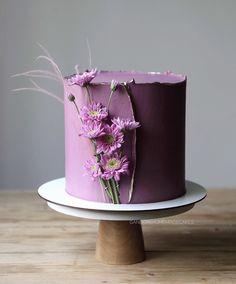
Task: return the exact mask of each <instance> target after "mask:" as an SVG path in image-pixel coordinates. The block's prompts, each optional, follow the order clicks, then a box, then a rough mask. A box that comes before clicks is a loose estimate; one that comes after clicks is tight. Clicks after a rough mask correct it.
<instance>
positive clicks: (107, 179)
mask: <svg viewBox="0 0 236 284" xmlns="http://www.w3.org/2000/svg"><path fill="white" fill-rule="evenodd" d="M64 87H65V100H64V103H65V159H66V161H65V178H66V192H67V193H68V194H70V195H72V196H75V197H77V198H80V199H84V200H89V201H97V202H113V203H150V202H158V201H164V200H169V199H174V198H177V197H180V196H182V195H184V194H185V101H186V77H185V76H183V75H179V74H174V73H172V72H165V73H153V72H150V73H142V72H123V71H120V72H110V71H97V70H92V71H86V72H84V73H83V74H76V75H72V76H70V77H67V78H66V79H65V81H64Z"/></svg>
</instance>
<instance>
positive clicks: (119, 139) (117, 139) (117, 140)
mask: <svg viewBox="0 0 236 284" xmlns="http://www.w3.org/2000/svg"><path fill="white" fill-rule="evenodd" d="M104 132H105V134H104V135H103V136H101V137H98V139H97V140H96V141H97V153H102V152H103V153H105V154H110V153H112V152H114V151H115V150H117V149H118V148H120V147H121V144H122V143H123V142H124V134H123V133H122V132H121V131H120V129H119V128H117V127H116V125H115V124H112V125H111V126H109V125H105V126H104Z"/></svg>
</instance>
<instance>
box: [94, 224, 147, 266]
mask: <svg viewBox="0 0 236 284" xmlns="http://www.w3.org/2000/svg"><path fill="white" fill-rule="evenodd" d="M96 258H97V259H98V260H99V261H101V262H104V263H107V264H133V263H137V262H141V261H143V260H144V259H145V253H144V242H143V233H142V227H141V222H140V221H137V222H132V221H131V222H129V221H100V222H99V229H98V237H97V245H96Z"/></svg>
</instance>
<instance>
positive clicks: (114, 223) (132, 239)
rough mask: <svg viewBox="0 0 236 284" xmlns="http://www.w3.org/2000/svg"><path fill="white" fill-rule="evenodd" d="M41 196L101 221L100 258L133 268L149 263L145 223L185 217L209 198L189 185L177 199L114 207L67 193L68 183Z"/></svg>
mask: <svg viewBox="0 0 236 284" xmlns="http://www.w3.org/2000/svg"><path fill="white" fill-rule="evenodd" d="M38 194H39V196H40V197H42V198H43V199H44V200H46V201H47V204H48V206H49V207H50V208H52V209H53V210H55V211H57V212H60V213H63V214H66V215H70V216H74V217H81V218H88V219H95V220H100V221H99V229H98V236H97V244H96V258H97V259H98V260H100V261H102V262H104V263H108V264H133V263H137V262H141V261H143V260H144V259H145V253H144V242H143V233H142V227H141V220H146V219H155V218H162V217H168V216H173V215H177V214H181V213H184V212H186V211H188V210H190V209H192V208H193V206H194V205H195V203H197V202H199V201H201V200H202V199H204V198H205V197H206V190H205V189H204V188H203V187H202V186H200V185H199V184H196V183H193V182H190V181H186V194H185V195H184V196H181V197H179V198H176V199H172V200H167V201H162V202H155V203H144V204H110V203H100V202H91V201H86V200H81V199H78V198H75V197H73V196H71V195H69V194H67V193H66V191H65V179H64V178H61V179H56V180H52V181H50V182H47V183H45V184H43V185H42V186H40V188H39V189H38Z"/></svg>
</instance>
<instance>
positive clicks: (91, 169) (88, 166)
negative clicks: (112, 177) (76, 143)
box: [84, 157, 102, 180]
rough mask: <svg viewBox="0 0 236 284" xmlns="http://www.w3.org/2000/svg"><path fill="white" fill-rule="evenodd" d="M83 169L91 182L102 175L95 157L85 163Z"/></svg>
mask: <svg viewBox="0 0 236 284" xmlns="http://www.w3.org/2000/svg"><path fill="white" fill-rule="evenodd" d="M84 169H85V171H86V173H87V174H89V175H91V177H92V179H93V180H94V179H95V178H97V177H100V176H101V175H102V171H101V168H100V165H99V163H98V162H97V159H96V158H95V157H93V158H91V159H90V160H87V161H86V163H85V164H84Z"/></svg>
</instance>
